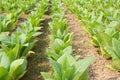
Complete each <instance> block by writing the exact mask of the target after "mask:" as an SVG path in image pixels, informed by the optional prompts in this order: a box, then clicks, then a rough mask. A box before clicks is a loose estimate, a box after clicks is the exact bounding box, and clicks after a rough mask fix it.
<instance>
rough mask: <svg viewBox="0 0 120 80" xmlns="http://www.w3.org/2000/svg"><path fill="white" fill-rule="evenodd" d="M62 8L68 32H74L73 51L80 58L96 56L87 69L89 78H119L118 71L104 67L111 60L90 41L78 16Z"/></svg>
mask: <svg viewBox="0 0 120 80" xmlns="http://www.w3.org/2000/svg"><path fill="white" fill-rule="evenodd" d="M64 8H65V12H66V14H65V17H66V19H68V25H69V27H70V32H73V33H74V38H73V44H72V46H73V50H74V53H75V54H77V55H81V58H85V57H88V56H92V55H95V57H96V60H95V62H94V64H93V65H92V66H91V67H90V69H89V80H120V73H118V72H113V71H111V70H109V69H108V68H107V67H106V64H109V63H110V62H111V60H106V59H105V58H104V56H103V55H102V54H101V52H100V50H99V48H96V47H94V46H93V45H92V44H91V43H90V41H91V38H90V37H89V35H88V34H87V32H86V31H85V30H84V29H83V27H82V25H81V24H80V21H79V20H78V18H77V17H76V16H75V15H73V14H71V13H70V12H69V11H68V10H67V8H66V7H64ZM78 67H79V66H78Z"/></svg>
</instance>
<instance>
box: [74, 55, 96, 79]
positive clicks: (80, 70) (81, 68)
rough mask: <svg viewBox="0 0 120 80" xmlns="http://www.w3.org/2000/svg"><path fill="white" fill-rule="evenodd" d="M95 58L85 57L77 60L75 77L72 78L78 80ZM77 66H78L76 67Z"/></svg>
mask: <svg viewBox="0 0 120 80" xmlns="http://www.w3.org/2000/svg"><path fill="white" fill-rule="evenodd" d="M94 60H95V57H94V56H92V57H88V58H86V59H83V60H80V61H77V62H76V63H75V67H76V72H75V77H74V79H73V80H79V78H80V77H81V76H82V75H83V73H84V72H85V71H86V70H87V68H88V67H89V66H90V65H91V64H92V63H93V61H94ZM78 66H79V67H78Z"/></svg>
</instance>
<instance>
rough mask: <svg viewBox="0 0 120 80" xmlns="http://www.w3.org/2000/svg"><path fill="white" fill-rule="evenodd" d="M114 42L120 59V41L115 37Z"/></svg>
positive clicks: (114, 47)
mask: <svg viewBox="0 0 120 80" xmlns="http://www.w3.org/2000/svg"><path fill="white" fill-rule="evenodd" d="M112 43H113V49H114V51H115V52H116V56H117V57H119V59H120V41H119V40H117V39H115V38H113V39H112Z"/></svg>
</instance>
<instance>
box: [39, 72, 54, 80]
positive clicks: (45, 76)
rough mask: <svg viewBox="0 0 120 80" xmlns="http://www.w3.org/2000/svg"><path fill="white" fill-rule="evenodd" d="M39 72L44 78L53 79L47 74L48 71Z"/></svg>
mask: <svg viewBox="0 0 120 80" xmlns="http://www.w3.org/2000/svg"><path fill="white" fill-rule="evenodd" d="M41 74H42V76H43V77H44V79H45V80H54V79H53V77H52V76H51V74H49V73H45V72H41Z"/></svg>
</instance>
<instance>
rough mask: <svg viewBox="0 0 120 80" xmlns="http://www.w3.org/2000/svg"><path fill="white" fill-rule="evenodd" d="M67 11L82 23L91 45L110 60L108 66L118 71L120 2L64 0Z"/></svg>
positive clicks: (108, 0) (110, 0)
mask: <svg viewBox="0 0 120 80" xmlns="http://www.w3.org/2000/svg"><path fill="white" fill-rule="evenodd" d="M64 3H65V4H66V6H67V7H68V9H69V10H70V11H71V12H73V13H75V14H76V15H77V16H78V18H79V19H80V20H81V21H82V22H83V23H84V28H85V30H86V31H87V32H88V33H89V34H90V36H91V37H92V43H93V44H94V45H95V46H98V47H100V49H101V51H102V53H103V54H104V56H105V57H106V58H107V59H109V58H112V63H111V64H110V65H108V67H109V68H111V69H112V70H116V71H119V70H120V0H104V1H103V0H89V1H88V0H64Z"/></svg>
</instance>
